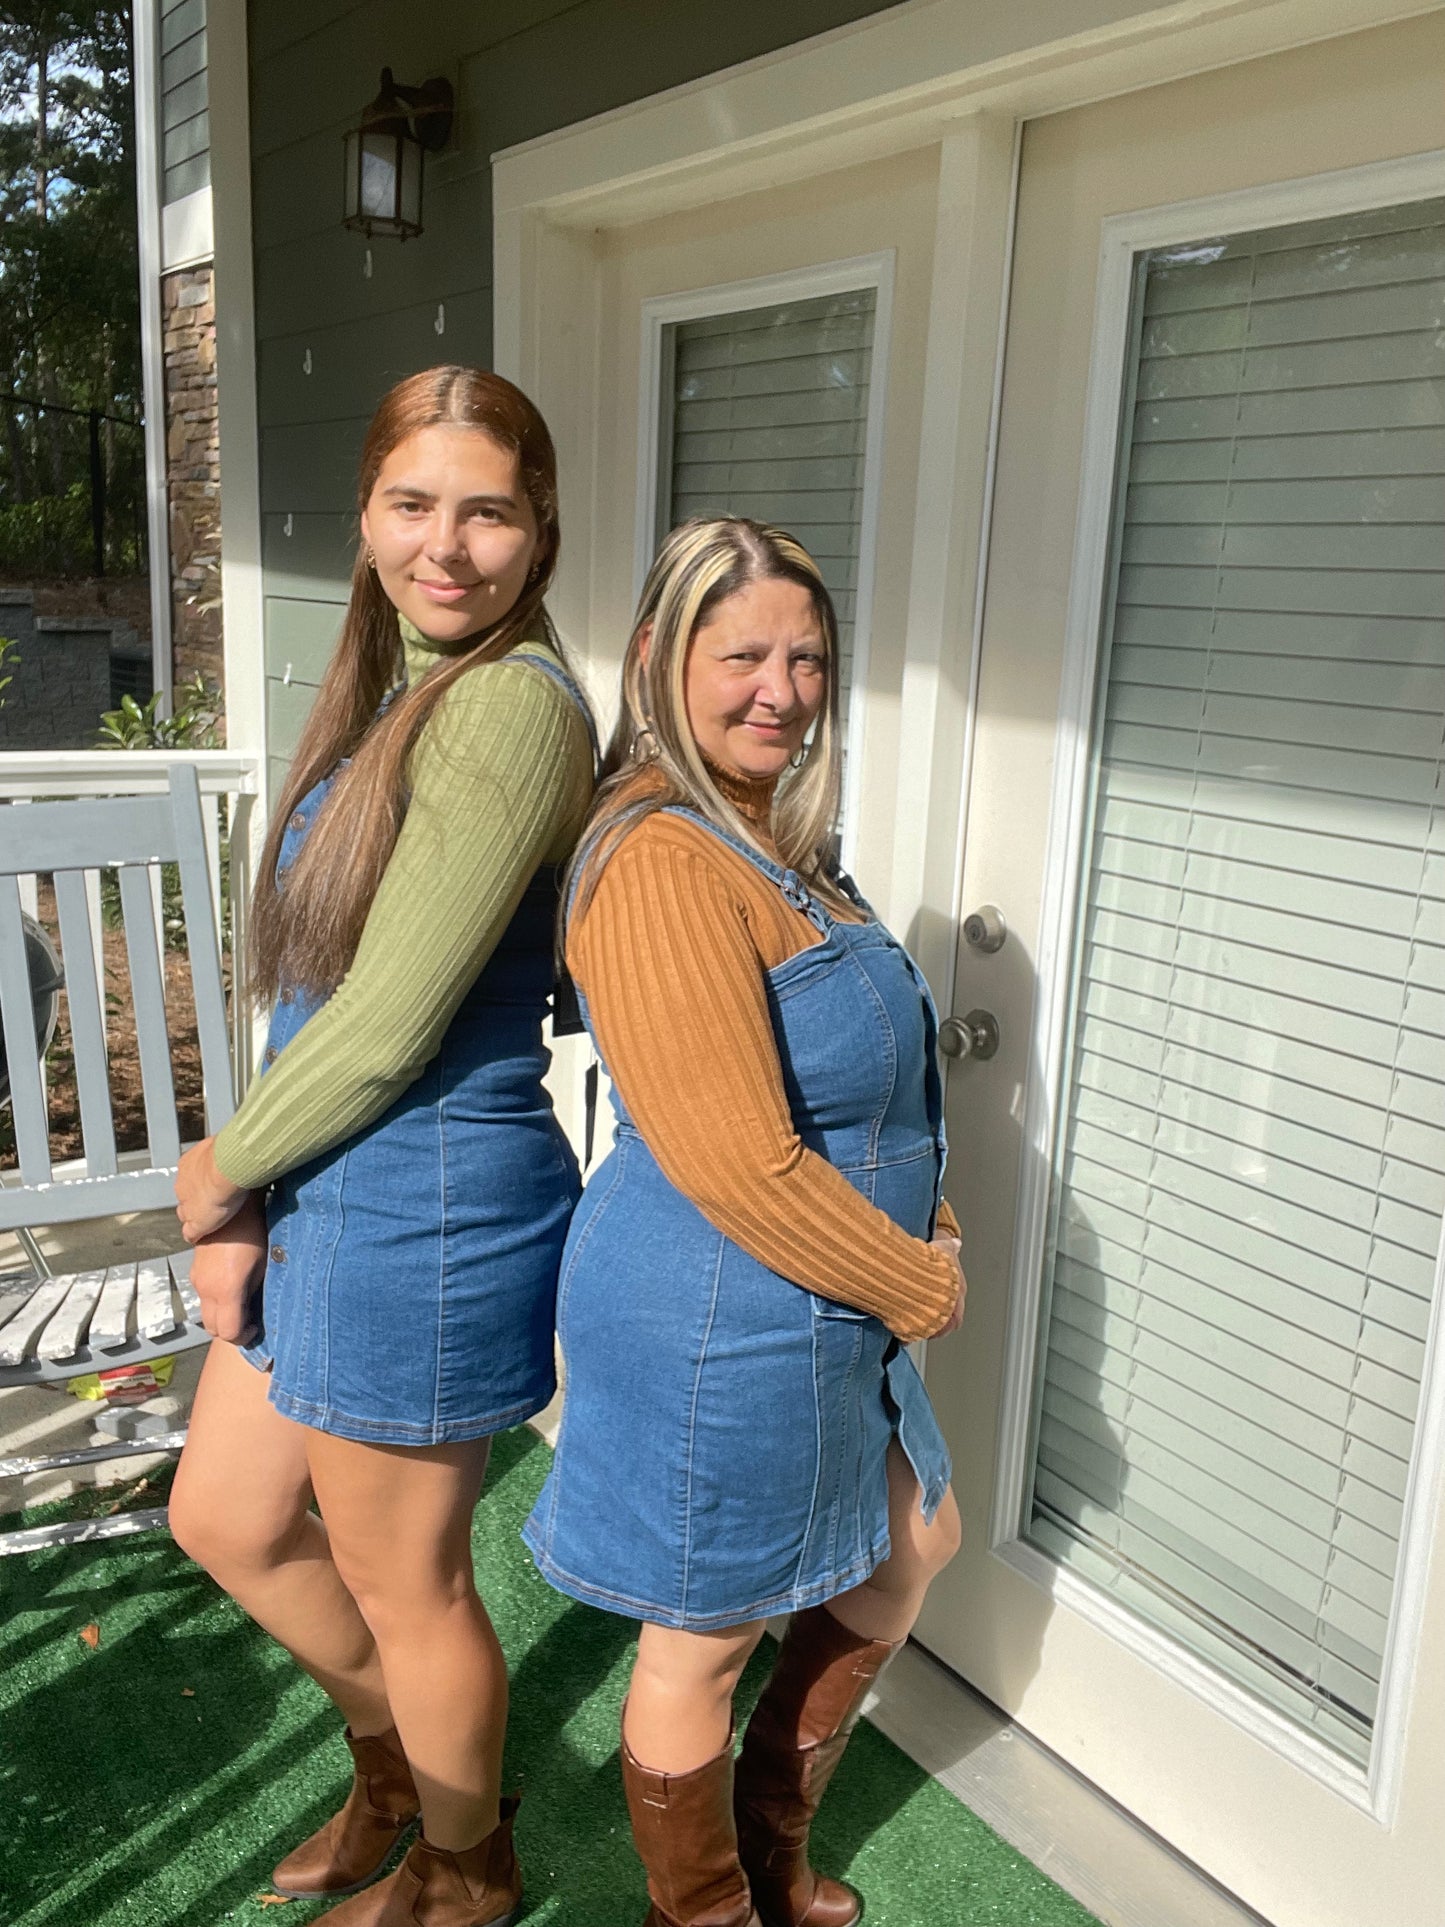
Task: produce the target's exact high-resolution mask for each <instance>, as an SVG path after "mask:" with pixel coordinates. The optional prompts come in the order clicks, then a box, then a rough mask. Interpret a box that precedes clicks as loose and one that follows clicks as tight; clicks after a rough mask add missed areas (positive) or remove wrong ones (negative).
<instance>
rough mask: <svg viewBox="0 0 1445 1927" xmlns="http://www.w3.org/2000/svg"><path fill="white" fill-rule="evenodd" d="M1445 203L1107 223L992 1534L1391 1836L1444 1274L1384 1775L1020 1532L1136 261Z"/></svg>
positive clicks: (1174, 208)
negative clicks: (1344, 1754)
mask: <svg viewBox="0 0 1445 1927" xmlns="http://www.w3.org/2000/svg"><path fill="white" fill-rule="evenodd" d="M1442 193H1445V150H1441V151H1439V152H1435V153H1429V154H1418V155H1410V156H1408V157H1406V158H1404V159H1400V160H1390V161H1381V162H1378V163H1375V164H1372V165H1370V166H1365V167H1357V168H1347V169H1341V170H1340V171H1338V172H1335V173H1329V174H1319V175H1315V176H1313V177H1311V178H1307V179H1303V180H1293V181H1284V182H1280V183H1275V184H1270V185H1268V186H1262V187H1258V188H1246V189H1242V190H1239V191H1236V192H1232V193H1228V194H1222V195H1218V196H1213V197H1209V198H1206V199H1201V200H1192V201H1182V202H1177V203H1174V204H1173V205H1171V206H1166V207H1154V208H1144V209H1139V210H1137V211H1134V212H1130V213H1125V214H1118V215H1113V216H1111V217H1109V218H1108V219H1106V220H1105V221H1104V222H1103V223H1102V224H1101V240H1100V252H1099V276H1098V284H1097V292H1096V300H1095V318H1094V340H1093V349H1092V354H1091V360H1090V369H1089V385H1088V396H1087V401H1086V408H1085V419H1084V442H1083V456H1082V461H1081V473H1080V486H1079V508H1078V519H1077V523H1076V529H1075V538H1074V560H1073V571H1072V575H1071V579H1070V584H1069V600H1068V609H1067V614H1066V618H1065V654H1064V671H1063V682H1062V687H1061V691H1060V706H1059V725H1058V735H1057V741H1056V754H1055V764H1054V770H1055V776H1054V787H1053V794H1052V799H1051V804H1050V814H1049V837H1048V843H1047V846H1046V854H1045V863H1044V895H1043V907H1042V912H1041V917H1040V926H1039V945H1038V960H1037V976H1038V985H1039V995H1038V1000H1037V1004H1036V1007H1035V1015H1034V1032H1033V1039H1032V1043H1031V1052H1030V1072H1029V1075H1028V1077H1027V1080H1026V1090H1027V1096H1026V1099H1025V1108H1024V1116H1023V1127H1022V1133H1021V1136H1022V1144H1023V1152H1022V1157H1021V1162H1020V1180H1019V1193H1018V1209H1017V1216H1016V1221H1015V1229H1014V1242H1013V1271H1012V1276H1011V1279H1010V1285H1009V1327H1008V1341H1007V1350H1006V1354H1005V1372H1004V1390H1003V1399H1002V1404H1001V1408H1000V1419H999V1458H998V1465H999V1473H998V1478H997V1481H996V1485H995V1490H994V1504H993V1511H992V1515H991V1518H990V1522H989V1542H990V1546H991V1548H992V1550H993V1551H994V1553H995V1554H996V1556H998V1557H1000V1558H1002V1559H1003V1560H1005V1561H1006V1562H1007V1563H1008V1564H1009V1565H1011V1566H1013V1567H1014V1568H1016V1569H1017V1570H1018V1571H1020V1572H1021V1573H1023V1574H1024V1575H1025V1576H1026V1577H1027V1578H1029V1579H1030V1580H1032V1581H1033V1582H1034V1583H1035V1584H1036V1585H1038V1586H1040V1587H1041V1588H1042V1589H1043V1590H1044V1591H1046V1592H1048V1593H1049V1594H1050V1595H1051V1596H1052V1597H1053V1598H1054V1599H1055V1600H1057V1601H1058V1602H1059V1603H1060V1604H1063V1605H1066V1606H1068V1607H1069V1608H1070V1610H1072V1611H1074V1612H1076V1613H1078V1614H1079V1615H1080V1616H1081V1617H1082V1618H1084V1619H1086V1620H1089V1621H1091V1622H1092V1623H1093V1624H1095V1625H1097V1626H1098V1627H1100V1628H1101V1630H1103V1631H1104V1632H1106V1633H1107V1634H1108V1635H1109V1636H1110V1637H1111V1638H1113V1639H1115V1640H1117V1641H1118V1642H1119V1643H1120V1644H1121V1645H1123V1646H1125V1647H1126V1648H1127V1649H1128V1650H1129V1651H1130V1652H1132V1653H1134V1654H1136V1655H1138V1656H1139V1657H1140V1658H1142V1659H1144V1660H1146V1661H1147V1662H1148V1663H1149V1664H1150V1665H1151V1666H1153V1667H1155V1668H1156V1669H1157V1670H1158V1671H1159V1672H1161V1673H1162V1674H1164V1675H1165V1676H1166V1677H1167V1678H1169V1679H1171V1680H1174V1681H1176V1682H1177V1683H1178V1684H1180V1685H1183V1686H1185V1687H1186V1688H1188V1689H1189V1690H1190V1691H1191V1692H1193V1693H1195V1694H1197V1695H1198V1696H1199V1697H1201V1698H1202V1699H1204V1700H1205V1701H1206V1702H1207V1703H1208V1704H1209V1705H1210V1706H1211V1707H1212V1708H1214V1710H1215V1711H1217V1712H1219V1713H1221V1714H1222V1715H1223V1716H1224V1717H1225V1718H1227V1719H1230V1720H1232V1721H1233V1722H1234V1723H1235V1724H1236V1725H1238V1726H1241V1727H1242V1728H1243V1729H1244V1730H1245V1731H1246V1732H1248V1733H1249V1734H1251V1735H1252V1736H1253V1737H1255V1738H1257V1739H1259V1740H1261V1741H1263V1742H1264V1743H1265V1744H1266V1745H1268V1746H1269V1747H1270V1748H1271V1749H1272V1750H1273V1751H1274V1752H1276V1753H1278V1754H1280V1755H1281V1756H1282V1757H1283V1758H1285V1759H1287V1760H1289V1761H1291V1762H1292V1763H1293V1764H1295V1765H1297V1766H1300V1767H1302V1768H1303V1769H1304V1770H1305V1771H1306V1772H1308V1773H1310V1774H1312V1775H1313V1776H1314V1777H1315V1778H1316V1779H1319V1780H1321V1781H1323V1782H1324V1783H1325V1784H1326V1785H1328V1786H1329V1787H1330V1788H1332V1789H1333V1790H1334V1791H1335V1792H1337V1793H1339V1794H1340V1795H1341V1796H1342V1797H1344V1798H1345V1799H1347V1800H1349V1801H1351V1802H1352V1804H1354V1805H1355V1806H1358V1807H1360V1808H1362V1809H1363V1810H1364V1811H1365V1812H1367V1813H1369V1814H1370V1815H1372V1816H1373V1818H1375V1819H1376V1820H1378V1821H1379V1822H1380V1823H1381V1824H1382V1825H1384V1826H1389V1825H1391V1824H1392V1823H1393V1820H1394V1817H1395V1813H1396V1809H1397V1805H1398V1800H1399V1792H1400V1783H1401V1776H1402V1771H1403V1756H1404V1742H1405V1722H1406V1715H1407V1711H1408V1707H1409V1702H1410V1682H1411V1676H1412V1674H1413V1671H1414V1665H1415V1658H1416V1653H1417V1648H1418V1644H1419V1631H1420V1619H1421V1611H1422V1607H1423V1603H1424V1594H1425V1580H1426V1569H1427V1565H1428V1559H1429V1550H1430V1546H1431V1543H1432V1540H1433V1538H1434V1535H1435V1523H1436V1520H1437V1517H1438V1513H1439V1505H1440V1499H1441V1490H1442V1477H1445V1331H1442V1327H1445V1313H1442V1305H1441V1300H1442V1296H1445V1292H1442V1288H1441V1265H1442V1264H1445V1254H1442V1256H1441V1257H1437V1272H1436V1291H1435V1300H1434V1305H1433V1308H1432V1313H1431V1324H1430V1334H1429V1338H1428V1341H1427V1346H1426V1356H1425V1365H1424V1376H1423V1382H1422V1388H1421V1405H1420V1417H1419V1420H1418V1423H1417V1428H1416V1438H1415V1450H1414V1453H1413V1456H1412V1463H1411V1469H1410V1477H1409V1484H1408V1487H1407V1491H1406V1499H1405V1512H1404V1525H1403V1528H1402V1533H1401V1542H1400V1569H1399V1573H1398V1575H1397V1578H1396V1583H1395V1592H1394V1598H1393V1602H1392V1609H1391V1616H1390V1630H1389V1635H1388V1640H1387V1645H1386V1651H1385V1659H1384V1668H1383V1673H1382V1678H1381V1688H1380V1705H1379V1714H1378V1718H1377V1723H1376V1729H1375V1736H1374V1743H1373V1745H1372V1747H1371V1752H1370V1764H1369V1768H1368V1770H1365V1769H1363V1768H1358V1767H1355V1766H1352V1765H1351V1764H1350V1763H1349V1762H1347V1761H1345V1760H1344V1759H1342V1758H1341V1756H1340V1755H1339V1754H1337V1753H1335V1752H1334V1751H1333V1750H1332V1749H1330V1748H1328V1747H1326V1746H1323V1745H1322V1744H1321V1743H1320V1742H1319V1741H1318V1740H1316V1739H1314V1738H1312V1737H1311V1736H1310V1735H1309V1734H1307V1733H1305V1732H1304V1731H1303V1730H1302V1729H1301V1728H1299V1727H1298V1726H1296V1725H1295V1724H1294V1723H1293V1722H1292V1721H1290V1720H1288V1719H1287V1718H1285V1716H1284V1715H1282V1714H1279V1713H1276V1712H1274V1711H1273V1710H1272V1709H1270V1708H1268V1707H1265V1706H1263V1705H1262V1704H1261V1703H1260V1702H1259V1701H1258V1700H1256V1699H1255V1698H1254V1696H1253V1695H1251V1694H1250V1693H1248V1692H1247V1691H1246V1690H1245V1689H1244V1688H1243V1687H1240V1686H1237V1685H1236V1684H1235V1683H1234V1682H1233V1681H1231V1680H1228V1679H1226V1678H1225V1677H1224V1676H1223V1675H1222V1674H1220V1673H1218V1672H1217V1671H1216V1670H1215V1669H1214V1668H1213V1667H1211V1666H1209V1665H1207V1664H1206V1663H1205V1662H1203V1661H1202V1660H1199V1659H1198V1658H1196V1657H1195V1656H1194V1655H1193V1654H1191V1653H1189V1652H1188V1651H1187V1650H1186V1649H1185V1648H1184V1647H1183V1646H1181V1645H1180V1644H1178V1642H1176V1641H1175V1640H1173V1639H1171V1638H1170V1637H1169V1636H1168V1635H1167V1634H1164V1633H1161V1632H1159V1631H1157V1630H1156V1629H1154V1628H1153V1627H1149V1626H1146V1625H1144V1624H1143V1622H1141V1621H1139V1620H1138V1619H1136V1618H1135V1617H1134V1615H1133V1614H1131V1613H1129V1612H1127V1611H1125V1610H1124V1609H1123V1608H1122V1607H1120V1606H1119V1605H1118V1604H1117V1603H1116V1602H1115V1601H1114V1600H1112V1599H1110V1598H1109V1597H1108V1596H1107V1595H1106V1594H1104V1593H1103V1592H1101V1591H1100V1590H1099V1589H1098V1588H1096V1587H1095V1586H1093V1585H1091V1584H1090V1583H1089V1582H1088V1581H1086V1580H1084V1579H1081V1578H1080V1577H1079V1576H1078V1575H1077V1574H1075V1573H1073V1572H1070V1571H1068V1570H1067V1569H1066V1568H1064V1567H1062V1566H1060V1565H1059V1564H1058V1563H1057V1562H1056V1561H1055V1560H1053V1559H1050V1558H1049V1557H1048V1556H1047V1555H1045V1554H1044V1553H1042V1552H1040V1551H1039V1550H1038V1549H1037V1548H1036V1547H1034V1546H1032V1545H1031V1544H1029V1543H1028V1542H1027V1541H1026V1540H1025V1539H1024V1538H1023V1536H1022V1532H1023V1518H1024V1509H1025V1507H1026V1504H1027V1499H1028V1476H1029V1457H1030V1427H1031V1419H1032V1409H1033V1400H1034V1385H1035V1375H1036V1370H1037V1358H1038V1342H1039V1324H1040V1317H1041V1304H1042V1279H1043V1267H1044V1258H1045V1244H1046V1236H1047V1227H1048V1216H1049V1209H1050V1202H1051V1192H1052V1172H1053V1165H1054V1153H1055V1149H1056V1143H1057V1133H1058V1122H1059V1120H1058V1116H1057V1099H1058V1092H1059V1089H1060V1086H1061V1083H1062V1076H1063V1070H1064V1053H1065V1049H1066V1046H1067V1030H1068V1020H1069V1006H1070V1001H1071V988H1072V981H1071V980H1072V971H1071V968H1070V965H1071V956H1072V948H1073V932H1074V925H1075V919H1076V913H1077V904H1078V892H1079V885H1080V877H1081V871H1082V861H1081V852H1082V848H1083V832H1084V828H1085V819H1086V816H1087V812H1088V806H1089V772H1090V766H1091V742H1090V735H1091V726H1092V719H1093V710H1094V701H1095V684H1096V677H1097V670H1098V662H1099V647H1100V639H1101V629H1102V622H1103V603H1104V594H1105V588H1106V580H1105V575H1106V569H1107V566H1108V560H1109V555H1110V551H1111V547H1112V544H1111V539H1110V538H1111V523H1112V518H1113V514H1114V503H1115V495H1116V477H1117V472H1118V462H1119V448H1120V437H1121V432H1122V407H1121V404H1122V401H1123V391H1124V383H1125V381H1126V379H1127V376H1128V372H1129V371H1128V360H1127V354H1126V349H1127V331H1128V326H1129V317H1130V310H1131V305H1132V292H1133V281H1134V274H1135V263H1136V260H1137V258H1138V256H1139V255H1140V254H1141V253H1143V252H1145V251H1147V250H1149V249H1151V248H1159V247H1170V246H1178V245H1181V244H1183V243H1187V242H1190V241H1195V240H1205V239H1208V238H1210V237H1212V236H1214V235H1218V234H1221V233H1240V232H1244V231H1247V230H1250V229H1255V228H1267V227H1277V226H1284V225H1287V224H1288V223H1291V222H1295V221H1305V220H1314V219H1321V218H1324V217H1327V216H1330V215H1336V214H1347V213H1352V212H1357V211H1359V210H1362V209H1366V208H1371V207H1386V206H1390V205H1392V204H1393V203H1395V202H1397V201H1411V200H1423V199H1428V198H1430V197H1432V196H1435V195H1439V194H1442Z"/></svg>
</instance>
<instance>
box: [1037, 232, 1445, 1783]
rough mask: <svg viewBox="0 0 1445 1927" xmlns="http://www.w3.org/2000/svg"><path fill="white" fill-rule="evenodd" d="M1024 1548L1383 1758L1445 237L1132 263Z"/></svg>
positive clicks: (1422, 1011) (1441, 430) (1423, 949)
mask: <svg viewBox="0 0 1445 1927" xmlns="http://www.w3.org/2000/svg"><path fill="white" fill-rule="evenodd" d="M1134 322H1135V326H1134V329H1133V332H1132V340H1133V342H1134V344H1135V346H1134V350H1133V356H1134V360H1133V367H1132V370H1131V386H1130V390H1129V394H1128V407H1127V411H1126V415H1125V423H1126V434H1125V438H1124V439H1125V444H1126V445H1125V447H1124V449H1123V452H1122V456H1121V471H1122V473H1121V486H1120V500H1119V503H1118V509H1117V515H1116V534H1115V553H1114V556H1113V566H1112V569H1111V573H1110V577H1109V580H1110V583H1111V589H1110V593H1109V606H1108V607H1107V608H1106V611H1105V643H1106V647H1105V650H1104V652H1103V669H1102V671H1101V686H1100V692H1099V697H1098V702H1097V715H1096V720H1095V740H1094V750H1095V788H1094V796H1093V805H1092V817H1091V823H1090V829H1089V834H1088V838H1087V842H1086V846H1085V847H1086V854H1087V874H1086V876H1085V878H1084V879H1083V883H1082V887H1081V892H1080V901H1081V906H1082V907H1081V913H1080V925H1079V929H1078V931H1077V933H1076V953H1077V962H1076V979H1075V989H1074V1006H1073V1016H1072V1035H1071V1040H1070V1048H1069V1052H1068V1065H1069V1069H1068V1076H1067V1085H1066V1089H1065V1091H1064V1093H1063V1095H1062V1101H1061V1107H1060V1116H1061V1120H1062V1123H1061V1134H1060V1137H1061V1151H1060V1158H1059V1167H1058V1170H1057V1173H1056V1183H1055V1219H1054V1232H1053V1237H1052V1240H1051V1247H1050V1252H1051V1255H1050V1258H1049V1264H1048V1277H1047V1283H1048V1287H1049V1301H1048V1316H1047V1322H1046V1328H1045V1339H1044V1345H1043V1356H1042V1360H1041V1376H1042V1387H1041V1392H1040V1395H1039V1400H1038V1406H1037V1443H1036V1457H1035V1474H1034V1486H1033V1499H1032V1511H1031V1521H1030V1534H1031V1536H1032V1537H1033V1539H1034V1540H1035V1541H1036V1543H1038V1544H1039V1545H1040V1546H1042V1547H1043V1548H1045V1549H1046V1550H1047V1551H1049V1552H1050V1553H1051V1554H1053V1555H1054V1556H1055V1557H1057V1558H1059V1559H1060V1560H1062V1561H1064V1562H1066V1563H1067V1564H1069V1565H1071V1566H1073V1567H1075V1568H1077V1569H1078V1570H1079V1571H1080V1572H1081V1573H1083V1574H1085V1575H1087V1576H1088V1577H1089V1578H1090V1579H1092V1580H1093V1581H1095V1582H1096V1583H1097V1584H1099V1585H1100V1586H1102V1587H1104V1588H1106V1589H1107V1590H1109V1591H1110V1592H1112V1593H1113V1594H1114V1595H1115V1596H1117V1597H1118V1598H1119V1599H1120V1600H1122V1601H1123V1602H1125V1603H1127V1604H1128V1605H1129V1606H1130V1607H1131V1608H1132V1609H1133V1610H1134V1611H1136V1612H1137V1613H1139V1614H1140V1615H1141V1616H1143V1617H1144V1618H1146V1619H1148V1620H1150V1621H1152V1622H1154V1623H1155V1624H1157V1625H1159V1626H1161V1627H1163V1628H1165V1629H1166V1630H1167V1631H1169V1632H1170V1633H1172V1634H1174V1635H1175V1636H1176V1637H1178V1638H1179V1639H1180V1640H1181V1641H1183V1643H1184V1644H1186V1645H1187V1646H1188V1647H1190V1648H1191V1649H1192V1650H1193V1651H1195V1652H1197V1653H1200V1654H1202V1655H1204V1656H1205V1657H1207V1658H1208V1659H1210V1660H1211V1661H1213V1662H1214V1663H1215V1664H1217V1665H1218V1666H1219V1667H1221V1668H1222V1669H1223V1670H1224V1671H1226V1672H1227V1673H1229V1674H1231V1675H1232V1676H1234V1677H1235V1678H1236V1679H1238V1680H1241V1681H1243V1682H1244V1683H1245V1684H1246V1685H1248V1686H1249V1687H1250V1688H1251V1690H1253V1691H1254V1692H1256V1693H1257V1694H1259V1695H1260V1696H1261V1697H1262V1698H1264V1699H1265V1700H1267V1701H1269V1702H1270V1703H1272V1704H1273V1705H1275V1706H1277V1707H1279V1708H1282V1709H1283V1710H1285V1711H1286V1712H1287V1713H1288V1714H1290V1715H1291V1716H1293V1717H1294V1718H1296V1719H1298V1720H1299V1721H1300V1722H1302V1723H1304V1724H1305V1725H1307V1726H1309V1727H1310V1728H1311V1729H1312V1730H1314V1731H1315V1732H1317V1733H1318V1734H1319V1735H1320V1736H1321V1737H1322V1738H1324V1739H1326V1740H1327V1741H1329V1742H1330V1743H1331V1744H1333V1745H1335V1746H1336V1747H1338V1748H1339V1749H1340V1750H1342V1751H1343V1752H1345V1753H1346V1754H1348V1755H1351V1756H1352V1757H1355V1758H1357V1759H1363V1758H1364V1757H1365V1756H1366V1755H1367V1753H1368V1749H1369V1740H1370V1734H1371V1731H1372V1727H1373V1722H1374V1717H1375V1707H1376V1700H1377V1697H1378V1689H1379V1680H1380V1671H1381V1663H1382V1656H1383V1653H1384V1648H1385V1639H1386V1630H1387V1626H1388V1622H1389V1617H1390V1611H1391V1604H1392V1597H1393V1588H1394V1576H1395V1568H1396V1563H1397V1555H1398V1550H1399V1538H1400V1531H1401V1515H1402V1504H1403V1500H1404V1496H1405V1488H1406V1477H1407V1471H1408V1466H1409V1461H1410V1456H1411V1451H1412V1446H1413V1440H1414V1427H1415V1417H1416V1408H1417V1405H1418V1402H1419V1393H1420V1383H1421V1372H1422V1367H1423V1361H1424V1349H1425V1340H1426V1333H1427V1327H1428V1325H1429V1321H1430V1317H1431V1310H1432V1303H1433V1298H1434V1293H1435V1290H1436V1266H1437V1253H1438V1248H1439V1243H1440V1230H1441V1212H1442V1207H1445V1044H1442V1042H1441V1039H1442V1036H1445V753H1442V745H1445V202H1434V203H1430V204H1423V205H1414V206H1409V207H1403V208H1391V209H1385V210H1376V211H1373V212H1370V213H1366V214H1358V215H1351V216H1349V217H1348V218H1345V219H1333V220H1327V221H1318V222H1312V223H1309V224H1306V225H1301V226H1297V227H1292V228H1289V229H1275V230H1271V231H1269V232H1264V233H1256V234H1248V235H1240V236H1233V237H1228V238H1223V239H1219V240H1215V241H1211V242H1208V243H1201V244H1197V245H1193V246H1189V247H1181V248H1173V249H1165V250H1162V251H1159V252H1156V253H1153V254H1151V255H1148V256H1146V257H1144V258H1143V259H1142V260H1141V262H1140V265H1139V274H1138V282H1137V294H1136V309H1135V315H1134Z"/></svg>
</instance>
